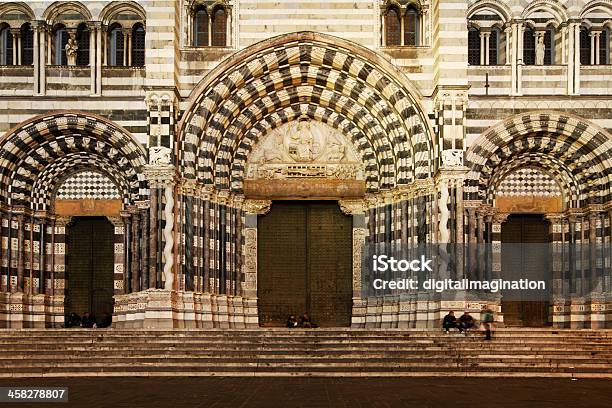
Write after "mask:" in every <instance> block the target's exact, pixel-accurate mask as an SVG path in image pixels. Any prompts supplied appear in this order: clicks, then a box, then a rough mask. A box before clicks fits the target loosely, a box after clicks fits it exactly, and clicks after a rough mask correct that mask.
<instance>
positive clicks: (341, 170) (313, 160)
mask: <svg viewBox="0 0 612 408" xmlns="http://www.w3.org/2000/svg"><path fill="white" fill-rule="evenodd" d="M363 173H364V170H363V165H362V162H361V160H360V159H359V156H358V155H357V153H356V151H355V149H354V147H353V146H352V144H351V143H350V142H349V140H348V139H347V138H346V136H344V135H343V134H342V133H340V132H339V131H338V130H336V129H334V128H332V127H330V126H327V125H325V124H323V123H320V122H315V121H311V120H309V119H305V118H300V119H299V120H297V121H294V122H290V123H287V124H285V125H283V126H281V127H279V128H277V129H275V130H273V131H272V132H270V133H269V134H268V135H267V136H265V137H264V138H262V139H261V140H260V142H259V143H258V144H257V145H256V146H255V148H254V149H253V151H252V152H251V153H250V154H249V159H248V161H247V179H251V180H254V179H286V178H299V177H321V178H337V179H358V180H361V179H363V177H364V176H363Z"/></svg>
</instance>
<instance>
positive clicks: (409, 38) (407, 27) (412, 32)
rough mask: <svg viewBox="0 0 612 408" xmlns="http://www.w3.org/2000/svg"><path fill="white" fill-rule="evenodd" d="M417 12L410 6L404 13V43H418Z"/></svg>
mask: <svg viewBox="0 0 612 408" xmlns="http://www.w3.org/2000/svg"><path fill="white" fill-rule="evenodd" d="M419 40H420V39H419V12H418V11H417V10H416V9H415V8H414V7H412V6H410V7H408V9H407V10H406V14H405V15H404V45H419Z"/></svg>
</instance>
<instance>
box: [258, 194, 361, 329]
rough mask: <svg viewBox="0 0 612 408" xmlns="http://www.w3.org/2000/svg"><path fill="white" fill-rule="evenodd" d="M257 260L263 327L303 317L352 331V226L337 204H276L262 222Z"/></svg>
mask: <svg viewBox="0 0 612 408" xmlns="http://www.w3.org/2000/svg"><path fill="white" fill-rule="evenodd" d="M257 254H258V256H257V258H258V282H257V292H258V298H259V319H260V320H259V321H260V324H261V325H264V326H278V325H283V324H284V323H285V321H286V319H287V316H288V315H290V314H293V315H296V316H299V315H301V314H302V313H304V312H307V313H309V315H310V316H311V317H312V320H313V321H314V322H315V323H317V324H319V325H321V326H327V327H338V326H349V325H350V319H351V303H352V221H351V218H350V217H348V216H345V215H344V214H342V212H341V211H340V208H339V206H338V204H337V203H336V202H318V201H313V202H303V201H299V202H283V201H279V202H274V204H273V205H272V209H271V211H270V213H269V214H267V215H266V216H263V217H260V218H259V220H258V251H257Z"/></svg>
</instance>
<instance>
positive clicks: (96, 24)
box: [87, 21, 102, 30]
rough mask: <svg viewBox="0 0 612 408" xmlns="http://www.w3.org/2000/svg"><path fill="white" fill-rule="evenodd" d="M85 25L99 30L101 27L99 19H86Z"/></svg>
mask: <svg viewBox="0 0 612 408" xmlns="http://www.w3.org/2000/svg"><path fill="white" fill-rule="evenodd" d="M87 27H88V28H89V29H90V30H100V29H101V28H102V22H101V21H88V22H87Z"/></svg>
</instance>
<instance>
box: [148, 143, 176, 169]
mask: <svg viewBox="0 0 612 408" xmlns="http://www.w3.org/2000/svg"><path fill="white" fill-rule="evenodd" d="M171 153H172V150H170V148H168V147H163V146H153V147H150V148H149V164H153V165H157V166H159V165H167V164H171V162H172V158H171Z"/></svg>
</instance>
